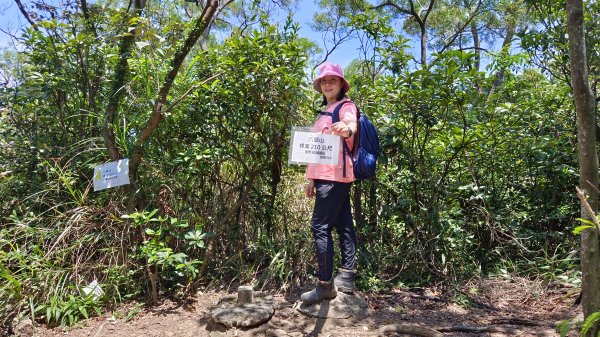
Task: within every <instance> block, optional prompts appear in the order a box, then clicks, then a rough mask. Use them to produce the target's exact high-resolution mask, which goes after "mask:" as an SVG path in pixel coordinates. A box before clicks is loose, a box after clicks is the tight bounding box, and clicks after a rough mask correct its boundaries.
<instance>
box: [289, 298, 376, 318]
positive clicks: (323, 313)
mask: <svg viewBox="0 0 600 337" xmlns="http://www.w3.org/2000/svg"><path fill="white" fill-rule="evenodd" d="M296 309H297V310H298V311H300V312H301V313H303V314H305V315H307V316H310V317H316V318H344V319H345V318H353V319H359V320H360V319H363V318H365V317H367V316H368V315H369V313H368V306H367V301H365V298H364V297H363V296H361V295H358V294H357V293H354V294H345V293H343V292H338V294H337V296H336V298H334V299H331V300H324V301H322V302H321V303H317V304H313V305H305V304H304V303H299V304H298V305H297V306H296Z"/></svg>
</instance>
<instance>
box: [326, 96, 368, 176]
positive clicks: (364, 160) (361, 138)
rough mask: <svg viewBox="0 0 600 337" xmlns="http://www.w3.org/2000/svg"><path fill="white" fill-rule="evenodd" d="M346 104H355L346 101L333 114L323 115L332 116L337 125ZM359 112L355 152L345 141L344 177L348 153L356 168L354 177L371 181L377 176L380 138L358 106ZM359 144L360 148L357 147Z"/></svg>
mask: <svg viewBox="0 0 600 337" xmlns="http://www.w3.org/2000/svg"><path fill="white" fill-rule="evenodd" d="M346 103H353V102H351V101H345V102H342V103H340V104H338V106H336V107H335V109H334V110H333V113H323V114H326V115H330V114H331V118H332V122H333V123H337V122H339V121H340V109H341V108H342V106H343V105H344V104H346ZM356 109H357V112H358V123H357V124H358V130H357V132H356V135H355V136H354V149H353V150H354V151H351V150H350V149H349V148H348V144H347V143H346V141H344V142H343V143H344V151H343V152H342V153H343V155H344V177H345V176H346V153H348V154H351V155H352V164H353V165H352V166H353V168H354V177H355V178H356V179H357V180H363V179H369V178H372V177H374V176H375V168H376V165H377V157H378V156H379V136H378V135H377V129H375V126H373V123H371V121H370V120H369V119H368V118H367V116H365V115H363V114H361V113H360V109H358V106H357V107H356ZM357 144H358V147H357V146H356V145H357Z"/></svg>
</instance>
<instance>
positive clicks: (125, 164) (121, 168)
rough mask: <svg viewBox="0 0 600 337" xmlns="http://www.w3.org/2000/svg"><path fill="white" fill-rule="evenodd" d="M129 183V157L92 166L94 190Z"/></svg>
mask: <svg viewBox="0 0 600 337" xmlns="http://www.w3.org/2000/svg"><path fill="white" fill-rule="evenodd" d="M127 184H129V159H121V160H117V161H113V162H110V163H106V164H102V165H98V166H96V167H95V168H94V192H95V191H100V190H104V189H107V188H111V187H117V186H121V185H127Z"/></svg>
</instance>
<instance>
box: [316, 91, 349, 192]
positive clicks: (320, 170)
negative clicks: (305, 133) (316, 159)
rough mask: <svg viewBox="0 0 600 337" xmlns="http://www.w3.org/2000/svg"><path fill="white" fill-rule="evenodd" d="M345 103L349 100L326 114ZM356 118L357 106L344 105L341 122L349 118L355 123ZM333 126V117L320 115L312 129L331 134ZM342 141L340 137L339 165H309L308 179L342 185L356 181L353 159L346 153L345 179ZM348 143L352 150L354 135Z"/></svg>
mask: <svg viewBox="0 0 600 337" xmlns="http://www.w3.org/2000/svg"><path fill="white" fill-rule="evenodd" d="M344 101H348V99H347V98H344V99H343V100H341V101H339V102H338V103H336V104H332V105H331V106H330V107H329V108H327V110H326V112H333V110H334V109H335V107H336V106H337V105H338V104H340V103H341V102H344ZM356 117H357V110H356V105H354V104H344V106H343V107H342V108H341V109H340V120H341V121H343V120H344V119H347V118H350V119H354V121H356V119H357V118H356ZM331 124H332V118H331V116H327V115H319V118H317V121H316V122H315V124H314V125H313V127H312V131H313V132H322V133H327V134H331ZM342 141H343V138H342V137H340V156H339V158H340V159H339V161H338V164H337V165H328V164H308V167H307V168H306V175H305V177H306V178H307V179H322V180H330V181H338V182H342V183H351V182H353V181H354V180H356V179H355V178H354V171H353V168H352V158H351V157H350V155H349V154H348V153H346V177H344V172H343V170H344V164H343V159H344V156H343V152H342V151H343V149H344V146H343V144H342V143H341V142H342ZM346 143H347V144H348V148H349V149H352V146H353V145H354V135H353V136H352V137H350V138H347V139H346Z"/></svg>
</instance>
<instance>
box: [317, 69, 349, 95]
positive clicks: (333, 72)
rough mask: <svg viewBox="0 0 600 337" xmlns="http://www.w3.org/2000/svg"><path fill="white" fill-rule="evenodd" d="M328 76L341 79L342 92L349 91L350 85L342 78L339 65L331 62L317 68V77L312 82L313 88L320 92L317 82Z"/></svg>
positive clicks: (342, 72)
mask: <svg viewBox="0 0 600 337" xmlns="http://www.w3.org/2000/svg"><path fill="white" fill-rule="evenodd" d="M329 75H332V76H337V77H339V78H341V79H342V90H344V92H348V90H350V83H348V81H346V79H345V78H344V71H343V70H342V67H340V66H339V64H335V63H331V62H325V63H323V64H321V65H320V66H319V76H318V77H317V78H316V79H315V80H314V81H313V88H315V90H316V91H318V92H321V85H320V84H319V82H320V80H321V79H322V78H323V77H325V76H329Z"/></svg>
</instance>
